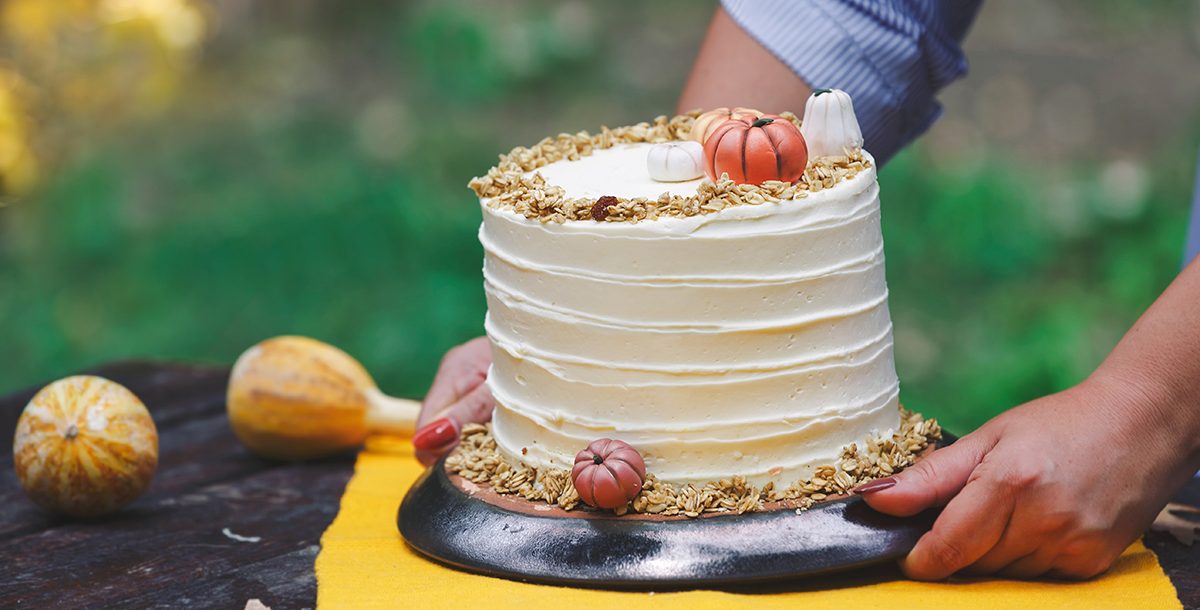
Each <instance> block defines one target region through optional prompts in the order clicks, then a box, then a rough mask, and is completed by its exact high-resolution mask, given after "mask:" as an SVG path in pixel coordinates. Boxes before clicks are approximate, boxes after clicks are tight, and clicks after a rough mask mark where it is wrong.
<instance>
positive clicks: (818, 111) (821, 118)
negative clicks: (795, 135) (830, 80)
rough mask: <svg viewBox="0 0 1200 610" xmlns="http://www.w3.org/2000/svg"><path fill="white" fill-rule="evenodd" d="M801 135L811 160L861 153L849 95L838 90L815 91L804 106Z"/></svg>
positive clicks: (859, 130) (858, 133)
mask: <svg viewBox="0 0 1200 610" xmlns="http://www.w3.org/2000/svg"><path fill="white" fill-rule="evenodd" d="M800 133H802V134H804V141H805V142H807V143H808V154H809V156H811V157H812V158H814V159H815V158H817V157H838V156H846V155H849V154H850V153H853V152H855V151H858V150H862V145H863V136H862V129H861V128H860V127H859V126H858V117H856V116H855V115H854V102H853V101H851V99H850V94H848V93H846V92H845V91H842V90H840V89H817V90H816V91H813V94H812V95H811V96H809V98H808V102H807V103H805V105H804V120H803V121H801V122H800Z"/></svg>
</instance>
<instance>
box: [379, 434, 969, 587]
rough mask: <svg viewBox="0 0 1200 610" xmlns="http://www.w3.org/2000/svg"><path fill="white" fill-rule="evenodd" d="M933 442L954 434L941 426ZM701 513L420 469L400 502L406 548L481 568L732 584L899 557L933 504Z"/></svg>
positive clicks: (632, 583)
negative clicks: (554, 496)
mask: <svg viewBox="0 0 1200 610" xmlns="http://www.w3.org/2000/svg"><path fill="white" fill-rule="evenodd" d="M944 436H945V438H944V440H942V441H941V442H939V443H938V446H939V447H941V446H945V445H947V444H949V443H950V442H952V441H953V437H952V436H950V435H949V434H945V435H944ZM781 504H782V503H770V504H768V508H771V507H772V506H774V507H775V508H774V509H773V510H765V511H762V512H754V513H745V514H741V515H736V514H721V513H707V514H705V515H704V516H702V517H700V518H696V519H689V518H687V517H661V516H654V515H632V514H629V515H624V516H621V517H617V516H615V515H613V514H611V513H601V512H595V511H581V510H574V511H570V512H567V511H563V510H561V509H558V508H556V507H552V506H549V505H546V504H542V503H535V502H531V501H528V500H524V499H521V498H518V497H516V496H502V495H499V494H496V493H494V492H492V491H490V490H489V489H488V488H487V487H485V486H479V485H475V484H473V483H471V482H470V481H467V480H465V479H462V478H461V477H458V476H456V475H451V474H449V473H447V471H446V468H445V460H444V459H443V460H442V461H439V462H438V463H437V464H435V465H434V466H432V467H430V468H429V469H428V470H426V471H425V473H424V474H423V475H421V477H420V478H419V479H418V480H417V481H416V483H414V484H413V486H412V488H411V489H409V491H408V494H407V495H406V496H405V497H404V501H403V502H402V503H401V504H400V512H399V515H398V516H397V523H398V525H399V528H400V533H401V534H402V535H403V536H404V539H405V540H406V541H407V542H408V544H409V545H410V546H411V547H412V548H413V549H416V550H417V551H418V552H420V553H421V554H423V555H425V556H427V557H429V558H431V559H433V560H435V561H438V562H440V563H443V564H446V565H449V566H452V567H455V568H458V569H461V570H465V571H468V572H474V573H478V574H484V575H487V576H496V577H500V578H508V579H513V580H521V581H529V582H538V583H546V584H555V585H574V586H586V587H604V588H618V589H678V588H695V587H713V586H725V585H741V584H750V583H762V582H770V581H780V580H787V579H795V578H799V577H804V576H812V575H815V574H824V573H829V572H836V571H842V570H850V569H854V568H859V567H863V566H867V565H871V564H875V563H879V562H885V561H891V560H895V559H898V558H900V557H902V556H904V555H905V554H906V553H907V552H908V551H909V550H910V549H912V547H913V545H915V544H916V542H917V539H918V538H920V537H921V535H922V534H924V533H925V532H926V531H928V530H929V528H930V527H931V526H932V524H933V520H934V518H935V517H936V516H937V511H936V510H930V511H926V512H924V513H921V514H919V515H916V516H913V517H906V518H901V517H892V516H889V515H884V514H882V513H878V512H876V511H874V510H872V509H871V508H870V507H869V506H867V505H866V503H865V502H863V501H862V498H860V497H857V496H850V497H842V498H838V499H832V500H827V501H824V502H820V503H818V504H815V505H813V506H812V507H811V508H809V509H808V510H805V511H799V512H798V511H797V510H796V509H795V508H788V507H786V506H781Z"/></svg>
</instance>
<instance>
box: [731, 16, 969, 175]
mask: <svg viewBox="0 0 1200 610" xmlns="http://www.w3.org/2000/svg"><path fill="white" fill-rule="evenodd" d="M981 1H982V0H886V1H885V0H721V4H722V6H723V7H724V8H725V11H726V12H727V13H729V16H730V17H732V18H733V20H734V21H736V22H737V23H738V24H739V25H740V26H741V27H742V28H743V29H744V30H746V32H747V33H748V34H750V36H751V37H753V38H754V39H755V40H757V41H758V42H759V43H760V44H762V45H763V46H764V47H765V48H766V49H767V50H768V51H770V52H771V53H773V54H774V55H775V56H776V57H778V58H779V59H780V60H781V61H783V63H784V64H786V65H787V66H788V67H789V68H791V69H792V71H793V72H795V73H796V74H797V75H798V76H799V77H800V78H802V79H804V81H805V82H806V83H808V85H809V86H810V87H812V88H814V89H818V88H837V89H842V90H844V91H846V92H847V93H849V94H850V96H851V97H852V98H853V99H854V111H855V114H857V115H858V118H859V121H860V122H861V123H862V131H863V139H864V140H865V144H864V146H865V148H867V150H869V151H871V154H872V155H874V156H875V159H876V161H877V162H878V163H880V164H881V165H882V164H883V163H885V162H886V161H887V160H888V159H890V158H891V157H892V155H894V154H896V152H897V151H899V150H900V149H901V148H903V147H904V146H905V145H907V144H908V143H909V142H911V141H912V140H913V139H915V138H916V137H917V136H919V135H921V134H922V133H924V132H925V130H926V129H929V126H930V125H932V124H933V122H934V120H936V119H937V118H938V116H940V115H941V112H942V107H941V105H940V104H938V102H937V100H936V99H935V98H934V96H935V95H936V94H937V92H938V91H939V90H941V89H942V88H943V87H945V86H946V85H948V84H950V83H951V82H952V81H954V80H955V79H957V78H960V77H961V76H963V75H964V74H966V72H967V60H966V56H965V55H964V54H963V51H962V40H963V37H965V36H966V33H967V29H968V28H969V27H970V25H971V22H972V21H973V20H974V19H975V14H976V13H977V12H978V10H979V4H980V2H981ZM801 110H802V109H795V111H796V112H797V113H799V112H800V111H801Z"/></svg>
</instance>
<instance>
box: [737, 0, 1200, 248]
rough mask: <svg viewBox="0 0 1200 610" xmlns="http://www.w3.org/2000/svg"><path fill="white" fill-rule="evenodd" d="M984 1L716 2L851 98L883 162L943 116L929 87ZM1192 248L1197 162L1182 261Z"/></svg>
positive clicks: (794, 64) (953, 69)
mask: <svg viewBox="0 0 1200 610" xmlns="http://www.w3.org/2000/svg"><path fill="white" fill-rule="evenodd" d="M981 2H982V0H721V5H722V6H723V7H724V8H725V12H727V13H729V16H730V17H732V18H733V20H734V21H736V22H737V23H738V24H739V25H740V26H741V27H742V29H744V30H745V31H746V32H747V33H748V34H750V36H751V37H753V38H754V39H755V40H757V41H758V42H759V43H760V44H762V45H763V47H765V48H766V49H767V50H768V51H770V52H771V53H772V54H774V55H775V56H776V57H778V58H779V59H780V61H782V62H783V63H784V64H785V65H787V66H788V67H789V68H791V69H792V71H793V72H795V73H796V74H797V75H798V76H799V77H800V78H802V79H804V82H805V83H807V84H808V85H809V86H810V87H812V88H814V89H817V88H823V87H829V88H838V89H842V90H845V91H846V92H847V93H849V94H850V96H851V97H853V98H854V110H855V113H856V114H857V115H858V119H859V122H860V123H861V124H862V131H863V139H864V140H865V147H866V148H867V149H868V150H870V151H871V154H872V155H874V156H875V159H876V161H878V162H879V163H880V164H881V165H882V164H883V163H885V162H887V160H888V159H890V158H891V157H892V156H893V155H895V154H896V152H897V151H899V150H900V149H901V148H903V147H904V146H905V145H906V144H908V143H909V142H911V141H912V140H913V139H915V138H916V137H917V136H919V135H921V134H922V133H924V132H925V130H927V129H929V126H930V125H932V124H933V122H934V121H935V120H936V119H937V118H938V116H940V115H941V112H942V108H941V106H940V105H939V104H938V102H937V100H936V99H935V97H934V96H935V95H937V92H938V91H939V90H941V89H942V88H943V87H945V86H946V85H948V84H950V83H951V82H952V81H954V80H955V79H957V78H960V77H962V76H963V75H964V74H966V72H967V60H966V56H965V55H964V54H963V51H962V40H963V38H964V37H965V36H966V34H967V29H968V28H969V27H970V26H971V22H972V21H974V19H975V14H976V13H977V12H978V11H979V5H980V3H981ZM1197 255H1200V168H1197V181H1196V194H1195V199H1194V201H1193V204H1192V221H1191V225H1190V227H1189V229H1188V241H1187V249H1186V250H1185V259H1184V263H1185V264H1186V263H1187V262H1188V261H1191V260H1192V259H1193V258H1195V257H1196V256H1197Z"/></svg>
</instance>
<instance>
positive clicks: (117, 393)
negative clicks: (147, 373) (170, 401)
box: [13, 375, 158, 516]
mask: <svg viewBox="0 0 1200 610" xmlns="http://www.w3.org/2000/svg"><path fill="white" fill-rule="evenodd" d="M13 463H14V465H15V466H16V470H17V480H18V481H20V483H21V487H22V488H23V489H24V490H25V493H27V494H29V497H30V498H32V499H33V501H34V502H37V503H38V504H40V505H41V506H43V507H45V508H48V509H50V510H53V511H56V512H60V513H64V514H68V515H74V516H92V515H101V514H104V513H108V512H112V511H114V510H116V509H118V508H120V507H122V506H124V505H126V504H128V503H129V502H132V501H133V500H134V498H137V497H138V496H139V495H141V494H142V492H143V491H145V490H146V487H147V486H148V485H149V484H150V479H151V478H152V477H153V476H154V471H155V469H156V468H157V467H158V431H157V430H156V429H155V427H154V420H152V419H151V418H150V412H149V411H147V410H146V406H145V405H143V404H142V401H141V400H139V399H138V397H137V396H135V395H134V394H133V392H130V391H129V390H128V389H126V388H125V387H124V386H122V385H120V384H117V383H114V382H112V381H109V380H107V379H104V378H101V377H93V376H87V375H81V376H76V377H67V378H66V379H60V380H59V381H56V382H54V383H52V384H50V385H48V386H46V387H45V388H43V389H42V390H41V391H40V392H38V393H37V395H36V396H34V397H33V400H32V401H30V402H29V404H28V405H27V406H26V407H25V410H24V411H23V412H22V413H21V418H20V419H19V420H18V421H17V432H16V437H15V438H14V439H13Z"/></svg>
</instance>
